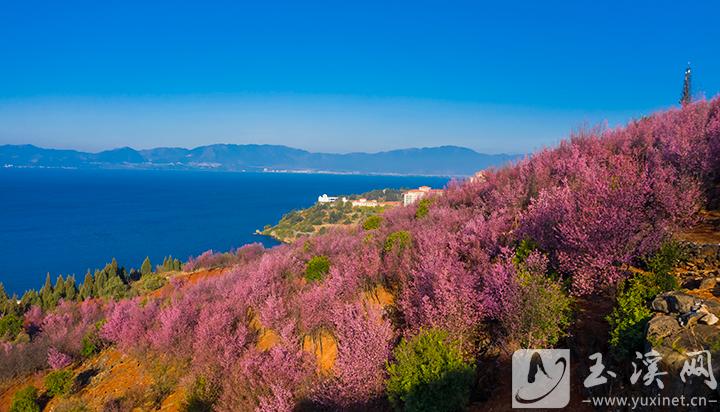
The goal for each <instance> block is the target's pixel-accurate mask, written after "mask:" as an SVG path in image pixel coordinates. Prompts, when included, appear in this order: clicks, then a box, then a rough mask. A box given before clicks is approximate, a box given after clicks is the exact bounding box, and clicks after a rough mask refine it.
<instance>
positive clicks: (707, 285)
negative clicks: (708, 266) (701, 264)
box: [698, 278, 717, 290]
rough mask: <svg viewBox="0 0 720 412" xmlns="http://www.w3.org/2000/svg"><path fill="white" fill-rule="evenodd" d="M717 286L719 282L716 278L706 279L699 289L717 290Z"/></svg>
mask: <svg viewBox="0 0 720 412" xmlns="http://www.w3.org/2000/svg"><path fill="white" fill-rule="evenodd" d="M716 284H717V280H716V279H715V278H705V279H703V280H702V281H700V286H699V287H698V289H702V290H710V289H715V285H716Z"/></svg>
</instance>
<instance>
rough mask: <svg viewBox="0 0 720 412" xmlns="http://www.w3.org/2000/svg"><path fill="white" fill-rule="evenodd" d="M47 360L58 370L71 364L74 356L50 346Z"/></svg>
mask: <svg viewBox="0 0 720 412" xmlns="http://www.w3.org/2000/svg"><path fill="white" fill-rule="evenodd" d="M47 362H48V365H50V367H51V368H53V369H55V370H57V369H62V368H64V367H67V366H70V364H71V363H72V358H71V357H70V356H69V355H66V354H64V353H62V352H60V351H59V350H57V349H55V348H53V347H50V349H48V356H47Z"/></svg>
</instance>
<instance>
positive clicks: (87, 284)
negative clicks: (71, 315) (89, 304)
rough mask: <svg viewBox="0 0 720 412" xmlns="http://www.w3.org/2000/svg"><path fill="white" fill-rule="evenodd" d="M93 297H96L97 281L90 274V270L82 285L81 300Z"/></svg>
mask: <svg viewBox="0 0 720 412" xmlns="http://www.w3.org/2000/svg"><path fill="white" fill-rule="evenodd" d="M93 296H95V280H94V278H93V276H92V274H91V273H90V269H88V271H87V273H86V274H85V280H83V283H82V285H80V300H85V299H88V298H91V297H93Z"/></svg>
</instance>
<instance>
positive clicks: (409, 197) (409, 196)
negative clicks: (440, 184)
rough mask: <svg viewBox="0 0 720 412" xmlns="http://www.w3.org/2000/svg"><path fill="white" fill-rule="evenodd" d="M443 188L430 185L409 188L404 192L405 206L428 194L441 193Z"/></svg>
mask: <svg viewBox="0 0 720 412" xmlns="http://www.w3.org/2000/svg"><path fill="white" fill-rule="evenodd" d="M439 193H442V190H438V189H433V188H431V187H430V186H420V187H418V188H417V189H412V190H408V191H407V192H405V193H403V206H407V205H411V204H413V203H415V202H417V201H418V200H420V199H422V198H423V197H425V196H427V195H428V194H439Z"/></svg>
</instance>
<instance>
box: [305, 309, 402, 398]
mask: <svg viewBox="0 0 720 412" xmlns="http://www.w3.org/2000/svg"><path fill="white" fill-rule="evenodd" d="M333 318H334V323H335V325H334V327H335V331H336V335H337V343H338V359H337V361H336V362H335V366H334V375H333V377H332V378H330V379H329V380H328V381H327V382H325V383H324V384H323V385H322V386H321V387H320V388H319V389H318V390H317V391H316V393H315V394H314V396H313V397H314V398H315V399H316V400H317V401H318V402H319V403H321V404H322V403H324V404H327V405H328V406H331V407H333V408H334V409H340V410H344V409H347V408H349V407H351V406H353V407H359V406H361V405H363V404H367V403H370V402H372V401H373V400H375V399H377V398H378V397H380V396H382V392H383V389H384V380H385V365H386V362H387V361H388V360H389V357H390V351H391V349H392V345H391V341H392V339H393V338H394V332H393V329H392V326H391V325H390V323H389V322H388V321H387V320H386V319H384V318H383V315H382V312H381V311H380V309H379V308H378V307H376V306H375V305H370V306H368V307H366V306H364V305H362V304H360V303H356V304H348V305H344V306H343V307H341V308H338V309H337V310H336V313H335V314H334V316H333Z"/></svg>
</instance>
